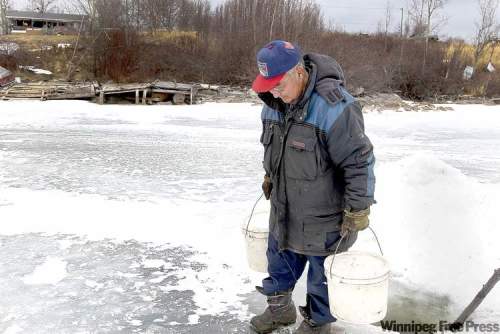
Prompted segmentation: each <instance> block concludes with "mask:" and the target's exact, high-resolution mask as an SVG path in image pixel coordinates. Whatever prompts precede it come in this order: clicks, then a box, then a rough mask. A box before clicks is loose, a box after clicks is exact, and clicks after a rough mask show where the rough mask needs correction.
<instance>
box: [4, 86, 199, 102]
mask: <svg viewBox="0 0 500 334" xmlns="http://www.w3.org/2000/svg"><path fill="white" fill-rule="evenodd" d="M197 87H198V86H197V85H190V84H183V83H176V82H173V81H154V82H151V83H128V84H117V83H105V84H102V85H100V84H98V83H97V82H91V83H89V82H87V83H74V82H37V83H15V84H12V85H10V86H8V87H4V88H2V89H0V99H2V100H18V99H38V100H42V101H45V100H63V99H93V100H94V99H96V100H97V102H98V103H99V104H104V103H106V100H126V101H129V102H132V103H135V104H155V103H171V104H194V103H195V98H196V93H197Z"/></svg>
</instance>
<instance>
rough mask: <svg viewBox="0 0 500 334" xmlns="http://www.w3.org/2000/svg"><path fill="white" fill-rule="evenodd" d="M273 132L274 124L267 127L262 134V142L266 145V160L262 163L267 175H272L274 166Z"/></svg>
mask: <svg viewBox="0 0 500 334" xmlns="http://www.w3.org/2000/svg"><path fill="white" fill-rule="evenodd" d="M273 132H274V131H273V124H269V125H266V126H265V128H264V131H263V132H262V136H261V137H260V142H261V143H262V145H264V160H263V161H262V165H263V167H264V170H265V171H266V174H267V175H271V171H272V165H273V164H272V159H273V152H272V142H273Z"/></svg>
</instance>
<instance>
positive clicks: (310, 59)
mask: <svg viewBox="0 0 500 334" xmlns="http://www.w3.org/2000/svg"><path fill="white" fill-rule="evenodd" d="M304 62H305V64H306V67H309V66H310V64H311V63H312V64H314V65H315V66H316V70H317V74H316V83H315V87H314V88H315V90H316V91H317V92H318V94H319V95H320V96H321V97H323V98H324V99H325V100H326V101H327V102H328V103H330V104H336V103H337V102H339V101H341V100H343V99H344V95H343V94H342V92H341V90H340V87H345V77H344V71H342V68H341V67H340V65H339V63H337V61H336V60H335V59H333V58H332V57H330V56H327V55H322V54H318V53H308V54H306V55H305V56H304Z"/></svg>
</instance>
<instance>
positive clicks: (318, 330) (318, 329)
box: [293, 320, 331, 334]
mask: <svg viewBox="0 0 500 334" xmlns="http://www.w3.org/2000/svg"><path fill="white" fill-rule="evenodd" d="M330 329H331V325H330V324H329V323H328V324H324V325H321V326H315V325H313V324H311V323H309V322H308V321H306V320H304V321H302V323H301V324H300V326H299V328H297V329H296V330H295V332H293V334H330Z"/></svg>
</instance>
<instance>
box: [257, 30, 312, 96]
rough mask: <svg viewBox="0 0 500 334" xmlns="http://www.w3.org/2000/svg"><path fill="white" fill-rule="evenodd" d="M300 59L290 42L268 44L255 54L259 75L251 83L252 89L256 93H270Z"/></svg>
mask: <svg viewBox="0 0 500 334" xmlns="http://www.w3.org/2000/svg"><path fill="white" fill-rule="evenodd" d="M301 57H302V56H301V53H300V50H299V49H298V48H297V47H295V46H294V45H293V44H292V43H290V42H286V41H282V40H276V41H272V42H270V43H269V44H267V45H266V46H264V47H263V48H262V49H260V51H259V52H258V53H257V66H258V68H259V72H260V74H259V75H257V77H256V78H255V80H254V81H253V84H252V89H253V90H254V91H255V92H256V93H264V92H268V91H270V90H271V89H273V88H274V87H276V86H277V85H278V84H279V82H280V81H281V79H283V77H284V76H285V74H286V72H288V71H289V70H291V69H292V68H294V67H295V66H296V65H297V64H298V63H299V61H300V58H301Z"/></svg>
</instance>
